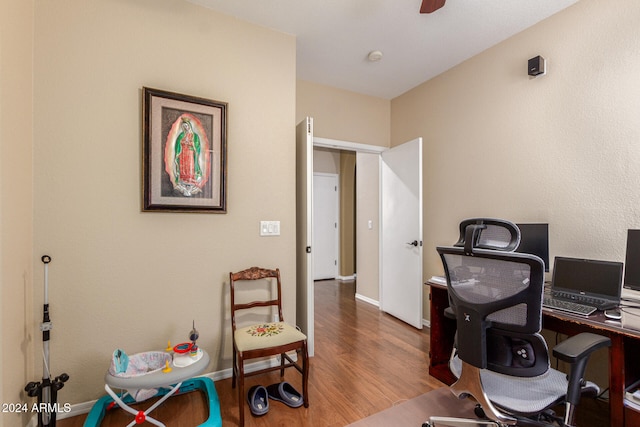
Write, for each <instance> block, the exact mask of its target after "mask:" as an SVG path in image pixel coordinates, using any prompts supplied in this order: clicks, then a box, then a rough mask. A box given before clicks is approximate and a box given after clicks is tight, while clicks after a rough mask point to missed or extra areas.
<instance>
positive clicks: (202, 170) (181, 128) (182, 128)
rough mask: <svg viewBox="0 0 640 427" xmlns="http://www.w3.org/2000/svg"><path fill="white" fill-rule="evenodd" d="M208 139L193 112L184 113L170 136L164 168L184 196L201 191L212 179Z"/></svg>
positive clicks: (173, 127)
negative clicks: (210, 177)
mask: <svg viewBox="0 0 640 427" xmlns="http://www.w3.org/2000/svg"><path fill="white" fill-rule="evenodd" d="M209 154H210V153H209V138H208V137H207V134H206V132H205V131H204V129H203V127H202V124H201V123H200V121H199V120H198V118H197V117H195V116H194V115H193V114H190V113H184V114H182V115H180V117H179V118H178V119H177V120H176V121H175V122H174V123H173V125H172V126H171V130H170V131H169V133H168V135H167V141H166V143H165V150H164V167H165V171H166V172H167V174H168V175H169V179H170V181H171V184H172V186H173V189H174V190H175V191H177V192H179V193H180V194H182V195H183V196H185V197H191V196H194V195H196V194H198V193H201V192H202V188H203V187H204V186H205V184H206V183H207V181H208V180H209V179H208V178H209V169H210V167H211V164H210V162H211V160H210V159H211V156H210V155H209Z"/></svg>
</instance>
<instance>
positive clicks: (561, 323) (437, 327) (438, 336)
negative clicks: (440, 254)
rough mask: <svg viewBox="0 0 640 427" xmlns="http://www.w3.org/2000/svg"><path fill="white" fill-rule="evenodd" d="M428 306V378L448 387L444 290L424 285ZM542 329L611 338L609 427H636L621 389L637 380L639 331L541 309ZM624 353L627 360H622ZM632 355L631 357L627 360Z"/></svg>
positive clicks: (449, 333)
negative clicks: (429, 319)
mask: <svg viewBox="0 0 640 427" xmlns="http://www.w3.org/2000/svg"><path fill="white" fill-rule="evenodd" d="M426 285H428V286H429V288H430V292H429V300H430V305H431V334H430V339H431V342H430V344H431V345H430V352H429V356H430V360H429V375H431V376H433V377H435V378H437V379H439V380H440V381H442V382H444V383H445V384H452V383H453V382H454V381H455V377H454V376H453V374H452V373H451V371H450V370H449V365H448V363H449V358H450V357H451V350H452V348H453V338H454V335H455V330H456V322H455V320H453V319H449V318H447V317H445V316H444V309H445V308H447V307H449V297H448V295H447V287H446V286H444V285H441V284H438V283H435V282H430V281H429V282H427V283H426ZM542 322H543V328H544V329H548V330H551V331H556V332H559V333H562V334H565V335H569V336H571V335H576V334H578V333H580V332H593V333H596V334H600V335H605V336H608V337H609V338H611V348H610V349H609V409H610V420H611V425H612V426H638V425H640V413H639V412H637V411H634V410H633V409H631V408H628V407H625V406H624V403H623V400H624V393H625V388H626V387H628V386H630V385H631V384H632V383H633V382H634V381H636V380H638V379H640V364H639V363H638V362H637V357H638V356H637V355H638V354H640V331H637V330H633V329H627V328H623V327H622V325H621V324H620V322H614V321H609V320H607V319H606V318H605V317H604V314H602V313H600V312H598V314H595V315H591V316H589V317H580V316H572V315H570V314H568V313H562V312H559V311H552V310H548V309H543V319H542ZM625 354H628V355H629V356H630V357H629V358H625ZM631 356H634V357H631Z"/></svg>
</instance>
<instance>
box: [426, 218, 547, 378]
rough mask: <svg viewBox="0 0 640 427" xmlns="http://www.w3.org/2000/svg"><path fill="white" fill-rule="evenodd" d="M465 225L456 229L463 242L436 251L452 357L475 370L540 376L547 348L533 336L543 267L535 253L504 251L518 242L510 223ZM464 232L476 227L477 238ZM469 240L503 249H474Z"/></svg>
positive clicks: (539, 308) (473, 222) (537, 325)
mask: <svg viewBox="0 0 640 427" xmlns="http://www.w3.org/2000/svg"><path fill="white" fill-rule="evenodd" d="M468 221H469V220H468ZM468 221H467V224H466V225H465V227H464V230H463V228H462V226H461V235H462V233H463V231H464V234H465V241H464V242H462V243H461V242H460V241H459V242H458V243H456V246H454V247H439V248H437V250H438V253H439V254H440V257H441V259H442V263H443V265H444V268H445V274H446V277H447V284H448V287H449V297H450V301H451V306H452V309H453V310H454V312H455V313H456V318H457V329H458V333H457V352H458V356H459V357H460V359H462V360H464V361H466V362H467V363H469V364H471V365H474V366H477V367H478V368H481V369H487V368H488V369H491V370H494V371H497V372H501V373H505V374H509V375H516V376H535V375H540V374H541V373H544V372H545V371H546V370H547V369H548V368H549V359H548V349H547V346H546V343H545V341H544V339H543V338H542V336H541V335H540V334H539V332H540V329H541V326H542V293H543V282H544V263H543V262H542V260H541V259H540V258H538V257H536V256H535V255H528V254H520V253H515V252H505V250H506V251H508V250H512V249H510V248H511V247H513V246H514V244H513V242H514V239H515V241H516V242H519V230H518V229H517V227H516V226H515V225H513V224H512V223H509V222H508V221H505V222H504V223H505V224H506V226H505V227H501V226H500V224H499V222H500V220H491V221H492V223H491V224H488V225H487V224H485V223H482V224H478V220H475V219H474V220H471V222H468ZM512 226H513V227H515V231H513V228H512ZM470 228H476V229H478V228H479V229H480V230H481V233H480V236H470V235H469V233H468V230H469V229H470ZM500 228H502V230H499V229H500ZM482 234H484V235H485V236H486V237H482ZM514 236H515V237H514ZM469 239H472V240H473V241H474V242H477V244H478V245H480V244H482V245H489V244H491V245H494V246H499V247H502V248H505V249H502V250H489V249H477V246H474V245H469V244H468V243H469ZM489 242H490V243H489ZM505 242H506V243H505ZM515 248H517V244H516V245H515V247H514V249H515Z"/></svg>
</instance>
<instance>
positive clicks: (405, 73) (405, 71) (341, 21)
mask: <svg viewBox="0 0 640 427" xmlns="http://www.w3.org/2000/svg"><path fill="white" fill-rule="evenodd" d="M188 1H190V2H192V3H196V4H199V5H202V6H205V7H208V8H211V9H213V10H216V11H219V12H221V13H224V14H227V15H231V16H234V17H237V18H238V19H242V20H244V21H249V22H252V23H255V24H258V25H262V26H264V27H268V28H271V29H275V30H278V31H281V32H284V33H288V34H293V35H295V36H296V38H297V48H296V50H297V77H298V78H299V79H302V80H307V81H311V82H316V83H320V84H324V85H329V86H333V87H337V88H341V89H347V90H350V91H354V92H358V93H362V94H366V95H372V96H377V97H381V98H386V99H391V98H394V97H396V96H398V95H401V94H402V93H404V92H406V91H408V90H409V89H411V88H413V87H415V86H417V85H419V84H420V83H422V82H425V81H427V80H429V79H431V78H432V77H435V76H437V75H438V74H440V73H442V72H444V71H446V70H448V69H450V68H452V67H454V66H455V65H457V64H459V63H461V62H463V61H464V60H466V59H468V58H470V57H472V56H474V55H476V54H478V53H480V52H482V51H483V50H486V49H487V48H489V47H491V46H494V45H495V44H497V43H499V42H501V41H502V40H505V39H507V38H509V37H511V36H512V35H514V34H516V33H518V32H520V31H522V30H524V29H526V28H528V27H530V26H532V25H534V24H535V23H537V22H539V21H541V20H543V19H545V18H547V17H549V16H551V15H553V14H554V13H556V12H558V11H560V10H562V9H564V8H566V7H568V6H570V5H572V4H574V3H576V2H577V1H578V0H448V1H447V3H446V4H445V6H444V7H443V8H442V9H440V10H438V11H436V12H434V13H432V14H420V13H419V9H420V4H421V0H188ZM373 50H380V51H382V52H383V54H384V57H383V58H382V60H381V61H378V62H369V61H368V60H367V55H368V54H369V52H370V51H373ZM540 54H544V52H540ZM527 59H528V58H523V64H524V61H526V60H527ZM525 67H526V65H523V69H525Z"/></svg>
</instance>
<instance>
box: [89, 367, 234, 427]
mask: <svg viewBox="0 0 640 427" xmlns="http://www.w3.org/2000/svg"><path fill="white" fill-rule="evenodd" d="M169 390H170V389H168V388H164V387H162V388H160V391H159V392H158V394H157V395H156V396H163V395H165V394H166V393H168V392H169ZM195 390H201V391H203V392H204V393H206V394H207V397H208V401H209V418H207V420H206V421H205V422H204V423H202V424H200V425H199V426H198V427H221V426H222V415H221V414H220V399H219V398H218V392H217V391H216V387H215V385H214V383H213V380H211V378H207V377H197V378H191V379H190V380H186V381H183V382H182V385H181V386H180V389H179V390H178V392H177V393H176V395H177V394H183V393H188V392H190V391H195ZM113 402H114V400H113V398H112V397H111V396H109V395H106V396H103V397H101V398H100V399H98V401H97V402H96V403H95V404H94V405H93V407H92V408H91V411H90V412H89V415H88V416H87V419H86V420H85V422H84V427H99V426H100V423H101V422H102V420H103V418H104V416H105V414H106V412H107V407H108V406H109V405H110V404H111V403H113ZM123 402H124V403H126V404H127V405H128V404H132V403H136V402H135V400H134V399H133V398H132V397H131V396H126V397H125V398H124V399H123Z"/></svg>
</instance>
